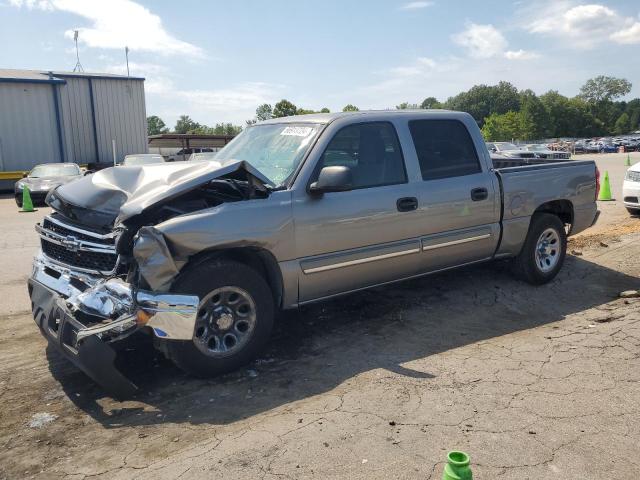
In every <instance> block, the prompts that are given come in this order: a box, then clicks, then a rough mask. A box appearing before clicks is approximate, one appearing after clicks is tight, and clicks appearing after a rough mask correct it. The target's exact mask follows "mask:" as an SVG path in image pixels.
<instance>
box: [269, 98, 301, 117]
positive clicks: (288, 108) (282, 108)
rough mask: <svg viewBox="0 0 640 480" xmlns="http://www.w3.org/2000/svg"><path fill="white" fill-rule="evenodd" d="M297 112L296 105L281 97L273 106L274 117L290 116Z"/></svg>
mask: <svg viewBox="0 0 640 480" xmlns="http://www.w3.org/2000/svg"><path fill="white" fill-rule="evenodd" d="M297 112H298V107H296V106H295V105H294V104H293V103H291V102H290V101H289V100H285V99H282V100H280V101H279V102H278V103H276V104H275V106H274V107H273V116H274V117H275V118H280V117H290V116H292V115H295V114H296V113H297Z"/></svg>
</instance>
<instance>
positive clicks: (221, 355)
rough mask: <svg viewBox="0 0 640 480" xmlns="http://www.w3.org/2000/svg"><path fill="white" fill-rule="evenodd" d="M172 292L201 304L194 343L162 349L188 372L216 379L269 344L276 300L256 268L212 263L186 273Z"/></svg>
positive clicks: (167, 344)
mask: <svg viewBox="0 0 640 480" xmlns="http://www.w3.org/2000/svg"><path fill="white" fill-rule="evenodd" d="M187 268H188V267H187ZM172 291H173V292H175V293H185V294H189V293H190V294H195V295H198V296H199V297H200V303H201V304H200V308H199V312H198V321H197V323H196V327H195V329H194V336H193V340H191V341H177V340H173V341H165V342H164V343H165V345H163V346H162V348H161V349H162V350H163V351H164V352H165V353H166V354H167V356H168V357H169V359H170V360H172V361H173V362H174V363H175V364H176V365H177V366H178V367H179V368H180V369H182V370H184V371H185V372H187V373H190V374H192V375H195V376H198V377H211V376H215V375H221V374H223V373H228V372H230V371H233V370H236V369H237V368H239V367H241V366H242V365H245V364H247V363H249V362H250V361H251V360H253V359H254V358H256V357H257V356H258V355H259V354H260V353H261V351H262V349H263V347H264V346H265V344H266V343H267V341H268V340H269V336H270V334H271V329H272V327H273V319H274V310H275V307H274V300H273V295H272V292H271V289H270V288H269V285H268V284H267V282H266V281H265V279H264V277H263V276H262V275H260V274H259V273H258V272H256V271H255V270H254V269H253V268H251V267H249V266H247V265H245V264H243V263H239V262H235V261H232V260H224V259H213V260H211V261H210V262H206V263H199V264H197V265H194V267H192V268H191V269H188V270H187V271H185V273H184V274H182V275H181V276H180V277H179V278H178V280H177V281H176V283H175V284H174V287H173V288H172ZM216 292H217V293H216ZM234 295H236V297H234ZM234 298H239V300H235V299H234ZM216 302H217V303H216ZM234 339H235V340H234ZM232 340H233V341H232Z"/></svg>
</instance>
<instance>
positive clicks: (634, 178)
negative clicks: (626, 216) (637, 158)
mask: <svg viewBox="0 0 640 480" xmlns="http://www.w3.org/2000/svg"><path fill="white" fill-rule="evenodd" d="M622 197H623V198H624V206H625V207H627V210H628V211H629V213H630V214H632V215H640V162H638V163H636V164H635V165H632V166H631V167H629V170H627V174H626V175H625V176H624V183H623V184H622Z"/></svg>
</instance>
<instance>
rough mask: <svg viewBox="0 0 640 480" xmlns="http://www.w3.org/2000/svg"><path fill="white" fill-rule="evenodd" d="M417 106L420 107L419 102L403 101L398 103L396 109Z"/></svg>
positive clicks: (414, 107) (407, 108)
mask: <svg viewBox="0 0 640 480" xmlns="http://www.w3.org/2000/svg"><path fill="white" fill-rule="evenodd" d="M416 108H418V105H417V104H415V103H409V102H402V103H401V104H400V105H396V110H409V109H416Z"/></svg>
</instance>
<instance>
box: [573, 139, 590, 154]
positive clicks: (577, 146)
mask: <svg viewBox="0 0 640 480" xmlns="http://www.w3.org/2000/svg"><path fill="white" fill-rule="evenodd" d="M587 143H588V141H587V140H577V141H575V142H574V144H573V147H572V148H573V153H585V152H586V151H587Z"/></svg>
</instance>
